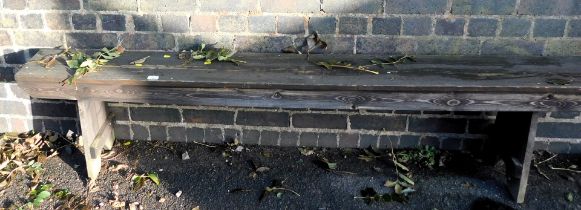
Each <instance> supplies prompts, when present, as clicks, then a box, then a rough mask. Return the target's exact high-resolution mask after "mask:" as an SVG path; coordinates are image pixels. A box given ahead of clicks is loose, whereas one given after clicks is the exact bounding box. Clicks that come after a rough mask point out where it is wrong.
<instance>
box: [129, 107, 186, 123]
mask: <svg viewBox="0 0 581 210" xmlns="http://www.w3.org/2000/svg"><path fill="white" fill-rule="evenodd" d="M129 111H130V112H131V120H133V121H155V122H181V121H182V118H181V115H180V112H179V110H177V109H174V108H157V107H131V108H130V109H129Z"/></svg>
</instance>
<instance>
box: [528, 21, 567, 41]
mask: <svg viewBox="0 0 581 210" xmlns="http://www.w3.org/2000/svg"><path fill="white" fill-rule="evenodd" d="M566 22H567V21H566V20H561V19H536V20H535V28H534V29H533V36H534V37H562V36H563V35H564V33H565V23H566Z"/></svg>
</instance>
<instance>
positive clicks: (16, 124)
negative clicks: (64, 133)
mask: <svg viewBox="0 0 581 210" xmlns="http://www.w3.org/2000/svg"><path fill="white" fill-rule="evenodd" d="M26 122H27V120H25V119H15V118H12V119H10V125H11V126H12V130H11V131H13V132H27V131H29V129H27V128H26V124H27V123H26ZM63 130H64V129H63ZM0 132H2V131H1V130H0Z"/></svg>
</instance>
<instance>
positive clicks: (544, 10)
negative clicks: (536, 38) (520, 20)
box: [517, 0, 581, 15]
mask: <svg viewBox="0 0 581 210" xmlns="http://www.w3.org/2000/svg"><path fill="white" fill-rule="evenodd" d="M580 6H581V5H580V4H579V1H577V0H553V1H546V0H521V2H520V5H519V7H518V9H517V14H522V15H579V14H581V11H580V10H579V9H580Z"/></svg>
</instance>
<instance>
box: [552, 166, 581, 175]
mask: <svg viewBox="0 0 581 210" xmlns="http://www.w3.org/2000/svg"><path fill="white" fill-rule="evenodd" d="M549 168H550V169H552V170H558V171H568V172H573V173H581V171H579V170H573V169H570V168H557V167H553V166H552V165H549Z"/></svg>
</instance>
